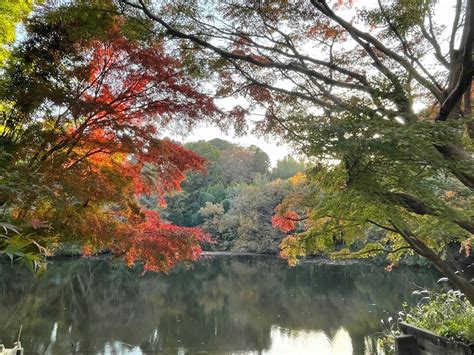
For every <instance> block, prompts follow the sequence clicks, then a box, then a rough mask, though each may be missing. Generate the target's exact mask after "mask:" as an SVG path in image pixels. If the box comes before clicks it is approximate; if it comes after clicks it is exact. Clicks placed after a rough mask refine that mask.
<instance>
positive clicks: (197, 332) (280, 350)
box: [0, 256, 437, 355]
mask: <svg viewBox="0 0 474 355" xmlns="http://www.w3.org/2000/svg"><path fill="white" fill-rule="evenodd" d="M436 279H437V275H436V274H435V273H434V272H432V271H429V270H426V269H413V268H412V269H409V268H400V269H398V270H396V271H394V272H391V273H389V272H386V271H384V270H383V269H382V268H380V267H376V266H370V265H318V264H315V263H304V264H302V265H299V266H298V267H296V268H288V266H287V265H286V264H285V263H284V262H283V261H281V260H278V259H276V258H273V257H229V256H219V257H212V258H207V259H204V260H201V261H200V262H197V263H195V264H193V265H192V266H191V267H184V266H183V267H180V268H177V269H175V270H174V271H173V272H171V273H170V274H169V275H162V274H146V275H144V276H140V272H139V271H138V270H130V269H127V268H126V267H124V266H121V265H117V264H115V263H114V262H112V261H110V260H106V259H89V260H87V259H81V260H77V261H65V262H55V263H52V264H51V265H49V268H48V271H47V272H46V274H45V275H44V276H43V277H42V278H41V279H39V280H35V279H34V278H33V277H32V276H31V275H30V274H28V273H27V272H23V271H19V270H11V269H9V268H5V267H3V268H2V270H1V272H0V292H1V299H0V342H2V341H3V342H4V343H5V344H6V345H11V343H12V342H13V340H14V338H15V333H16V332H17V331H18V329H19V327H20V325H21V324H22V325H23V335H22V344H23V346H24V347H25V349H26V350H27V352H26V353H27V354H36V353H38V354H69V353H74V354H80V353H88V354H142V353H159V354H196V353H199V354H298V355H300V354H318V353H319V354H352V353H354V354H364V353H366V354H372V353H377V349H376V342H374V341H373V337H372V336H373V335H374V334H376V333H377V332H379V331H380V330H381V324H380V320H381V319H382V318H388V316H390V315H394V314H396V313H397V311H398V309H399V308H400V305H401V303H402V302H403V301H404V300H409V299H410V297H411V292H412V291H413V290H414V289H415V286H414V284H417V285H421V286H431V285H433V284H434V283H435V282H436Z"/></svg>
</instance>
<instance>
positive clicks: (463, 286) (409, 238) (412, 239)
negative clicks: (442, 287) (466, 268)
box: [393, 225, 474, 306]
mask: <svg viewBox="0 0 474 355" xmlns="http://www.w3.org/2000/svg"><path fill="white" fill-rule="evenodd" d="M393 226H394V227H395V229H396V230H397V231H398V233H399V234H400V235H401V236H402V237H403V239H404V240H405V241H406V242H407V243H408V244H409V245H410V247H411V248H412V249H413V250H414V251H415V252H417V253H418V254H419V255H421V256H423V257H424V258H426V259H428V260H429V261H431V263H432V264H433V265H434V266H435V267H436V268H437V269H438V270H439V271H440V272H441V273H442V274H443V275H444V276H446V277H447V278H448V280H449V281H450V282H451V283H452V284H453V285H454V286H456V287H457V288H458V289H459V290H460V291H461V292H462V293H464V295H465V296H466V298H467V300H468V301H469V302H470V303H471V304H472V305H473V306H474V285H473V284H472V283H471V282H470V281H469V280H467V279H466V278H464V277H462V276H459V274H457V273H456V271H455V270H454V269H453V268H452V267H451V266H450V265H449V263H447V262H446V261H444V260H443V259H441V257H439V256H438V254H436V253H435V252H434V251H433V250H432V249H431V248H430V247H428V246H427V245H426V244H425V243H423V242H422V241H421V240H419V239H418V238H416V236H414V235H413V234H412V233H411V232H410V231H409V230H407V229H406V228H403V227H400V226H396V225H393Z"/></svg>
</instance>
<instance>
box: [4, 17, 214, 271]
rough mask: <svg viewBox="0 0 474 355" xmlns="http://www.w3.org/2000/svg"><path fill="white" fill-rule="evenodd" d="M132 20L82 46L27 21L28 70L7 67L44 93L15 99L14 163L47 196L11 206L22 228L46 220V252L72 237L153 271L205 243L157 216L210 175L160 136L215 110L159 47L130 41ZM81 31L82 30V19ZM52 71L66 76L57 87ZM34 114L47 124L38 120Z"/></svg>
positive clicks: (56, 29)
mask: <svg viewBox="0 0 474 355" xmlns="http://www.w3.org/2000/svg"><path fill="white" fill-rule="evenodd" d="M124 24H125V21H124V20H123V19H122V18H120V17H117V16H114V17H113V18H112V21H110V25H108V26H107V27H105V28H101V29H100V33H95V34H94V33H93V35H92V36H90V37H91V38H88V39H87V40H82V39H80V38H75V37H74V35H73V34H72V32H71V31H69V30H70V27H71V24H69V27H68V28H67V30H66V29H65V28H63V27H61V26H62V25H61V24H58V23H54V22H53V23H52V24H50V23H48V24H43V23H41V19H40V21H38V22H35V20H33V21H32V23H31V24H30V27H29V30H30V38H31V39H29V40H27V41H26V43H25V45H24V48H23V51H20V52H19V53H18V56H19V59H17V60H18V62H20V63H21V65H23V67H21V66H18V62H17V63H15V64H16V66H13V65H12V66H11V67H10V68H9V69H8V70H9V75H10V79H11V81H12V82H14V81H15V80H19V78H21V77H22V76H28V78H30V80H29V84H30V86H29V87H28V88H27V89H28V90H29V91H30V93H33V92H34V93H35V94H36V95H37V96H36V97H35V100H29V98H28V96H27V95H24V96H21V95H16V96H14V91H12V92H13V94H11V95H10V97H9V100H10V106H11V107H13V108H14V109H12V110H11V111H9V112H8V113H7V114H8V115H10V121H11V122H13V126H15V125H16V127H14V128H12V129H11V130H14V131H15V132H14V134H11V135H10V138H11V141H12V142H11V143H12V144H15V145H16V149H15V150H14V154H13V155H12V160H11V161H10V163H11V164H12V168H15V169H18V170H21V169H28V170H29V171H30V172H32V174H33V175H35V179H39V180H40V181H41V182H42V183H43V184H44V185H46V186H47V187H48V189H47V191H46V192H45V191H43V192H40V191H37V192H34V193H31V192H28V193H27V192H25V193H24V194H23V195H22V196H18V197H17V199H16V200H12V201H9V203H10V204H11V205H12V207H13V209H12V211H13V212H12V217H13V218H14V219H15V220H17V221H23V222H24V223H29V222H28V221H31V226H33V224H34V223H33V221H41V223H42V226H45V228H40V231H41V232H42V234H43V239H41V238H42V237H41V236H38V238H39V239H41V240H42V242H43V243H45V244H48V243H49V244H54V242H56V243H57V242H61V241H64V240H68V239H70V240H73V241H75V242H79V243H81V244H82V245H83V251H84V252H85V253H86V254H91V253H94V252H95V251H97V250H99V249H104V248H105V249H108V250H111V251H113V252H114V254H116V255H123V256H124V258H125V261H126V263H127V264H128V265H129V266H132V265H134V264H135V263H136V262H137V261H143V263H144V269H145V270H152V271H166V270H168V269H169V268H170V267H171V266H173V265H174V263H176V262H177V261H180V260H194V259H196V258H197V257H198V256H199V253H200V251H201V249H200V246H199V242H201V241H207V240H208V237H207V236H206V235H205V234H204V233H203V232H202V231H200V230H198V229H195V228H183V227H177V226H173V225H171V224H169V223H167V222H166V221H163V220H161V219H160V216H159V213H158V212H157V211H156V208H157V207H159V205H160V204H163V203H164V196H165V194H167V193H169V192H172V191H175V190H179V189H180V183H181V182H182V181H183V180H184V179H185V174H186V172H187V171H189V170H203V169H204V162H205V161H204V159H203V158H201V157H199V156H198V155H197V154H195V153H193V152H192V151H189V150H187V149H185V148H184V147H182V146H181V145H179V144H177V143H174V142H172V141H171V140H168V139H160V138H159V136H160V132H161V131H162V130H163V129H164V128H166V127H168V126H169V125H170V124H175V123H176V122H178V123H179V124H180V126H182V127H191V126H192V125H194V124H195V123H196V122H198V121H200V120H203V119H206V118H209V117H211V116H212V115H214V114H216V112H217V109H216V107H215V106H214V103H213V100H212V98H210V97H208V96H206V95H204V94H201V93H199V91H198V88H197V85H196V83H195V82H194V81H193V80H192V79H190V78H189V77H188V76H187V75H186V73H185V71H184V70H183V69H182V68H181V66H180V63H179V61H178V60H176V59H174V58H172V57H171V56H169V55H168V54H166V53H165V50H164V47H163V44H162V43H160V42H157V41H149V40H148V41H147V42H144V41H139V40H133V39H131V38H126V37H125V36H124V34H123V33H124V31H123V26H124ZM74 25H75V26H80V25H81V22H80V21H78V20H77V18H76V19H75V22H74ZM51 39H54V40H60V41H63V42H60V43H66V44H64V45H63V44H61V45H59V46H58V45H57V44H54V41H51ZM67 43H72V44H71V45H70V46H68V45H67ZM61 46H63V47H61ZM46 58H54V59H53V60H54V62H53V63H51V64H48V63H46V62H44V60H45V59H46ZM71 58H73V59H74V60H71ZM58 68H59V69H58ZM58 70H59V71H61V70H63V71H62V72H59V73H58V72H57V71H58ZM29 71H33V73H31V72H29ZM35 71H36V72H35ZM45 73H47V75H49V76H53V75H56V74H59V75H58V76H57V77H58V78H59V80H57V81H52V80H51V79H50V78H48V77H47V75H45ZM45 77H46V80H45V79H44V78H45ZM31 78H33V79H31ZM13 84H15V83H13ZM35 90H37V91H35ZM45 108H46V111H45ZM45 112H47V114H45ZM33 116H36V117H38V116H39V117H40V118H39V120H37V121H36V122H34V119H33ZM20 117H21V118H24V117H27V118H28V119H29V120H30V121H29V122H27V123H24V121H23V122H22V121H21V120H20ZM3 134H4V136H7V134H8V132H6V129H5V130H4V132H3ZM32 143H33V144H32ZM144 198H145V199H152V200H153V201H155V203H154V206H150V204H149V203H148V204H144V203H142V202H141V201H140V199H144ZM34 225H36V226H37V225H38V223H35V224H34ZM33 227H34V226H33ZM37 232H38V231H37ZM40 234H41V233H40ZM51 236H54V237H51Z"/></svg>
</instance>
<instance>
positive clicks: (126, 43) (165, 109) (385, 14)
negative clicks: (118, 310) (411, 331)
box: [0, 0, 474, 342]
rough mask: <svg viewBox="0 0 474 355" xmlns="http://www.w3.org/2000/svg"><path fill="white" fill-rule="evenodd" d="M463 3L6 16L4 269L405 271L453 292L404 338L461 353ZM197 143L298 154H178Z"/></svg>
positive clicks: (0, 122) (466, 250) (473, 238)
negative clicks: (234, 264) (219, 262)
mask: <svg viewBox="0 0 474 355" xmlns="http://www.w3.org/2000/svg"><path fill="white" fill-rule="evenodd" d="M472 6H473V3H472V0H456V1H452V2H449V4H448V3H447V2H444V1H436V0H376V1H375V0H374V1H369V0H366V1H362V0H294V1H286V0H281V1H280V0H278V1H260V0H242V1H207V0H203V1H201V0H196V1H184V0H183V1H181V0H163V1H161V0H160V1H158V0H156V1H154V0H153V1H148V0H68V1H64V2H62V1H54V0H1V2H0V213H1V217H0V257H1V262H2V265H10V266H11V265H14V266H16V267H19V268H23V267H26V268H28V269H29V270H30V271H31V272H32V273H33V274H34V275H36V277H38V278H41V275H43V274H44V273H48V267H49V265H50V264H51V263H54V262H55V261H54V260H56V259H57V258H58V257H59V256H61V255H62V256H64V255H71V254H74V255H79V256H82V257H84V258H90V257H97V256H100V255H104V254H107V255H108V256H110V257H111V258H112V259H113V260H114V262H115V261H118V262H119V263H123V264H124V265H125V266H127V267H129V268H131V269H134V270H135V269H137V268H138V269H140V270H141V274H142V275H144V274H146V273H164V274H168V273H172V272H173V270H174V269H175V268H178V270H179V268H180V267H181V266H182V265H183V264H184V265H189V267H192V265H193V262H197V261H199V260H201V255H202V252H203V251H207V252H215V251H226V252H231V253H232V254H239V253H241V254H242V253H258V254H271V255H277V256H278V257H279V258H281V259H284V260H285V262H286V263H287V265H289V266H297V265H300V266H301V265H302V264H305V262H306V261H307V260H308V259H309V258H314V257H315V256H316V257H321V256H323V257H324V258H325V259H327V260H341V259H342V260H344V261H348V262H351V261H352V260H355V261H357V262H367V260H369V261H374V260H377V262H378V263H379V264H382V265H383V267H384V268H385V269H386V270H387V272H390V271H393V272H396V270H397V269H398V268H402V267H403V266H402V265H403V264H406V261H407V260H415V261H416V264H417V265H423V266H422V267H424V268H426V267H428V265H430V266H431V267H432V269H433V270H434V272H437V273H439V275H440V277H443V279H442V280H445V281H446V282H447V283H448V285H449V288H450V291H446V290H444V291H443V292H441V293H437V292H435V291H426V292H427V293H429V295H430V296H429V297H428V298H430V302H428V303H427V304H424V303H423V302H422V303H420V304H418V305H417V306H415V308H412V309H411V310H405V311H403V312H402V313H403V315H404V316H400V317H401V318H400V322H402V323H403V322H406V321H408V320H410V319H409V318H410V317H412V315H413V317H414V318H416V319H417V321H418V323H416V322H414V321H413V323H412V324H415V325H417V326H421V327H425V328H430V327H431V328H430V329H432V328H433V327H434V328H436V327H437V326H438V325H439V324H441V323H442V324H444V323H443V322H444V321H446V322H448V323H449V322H450V321H452V322H451V323H449V324H450V325H449V326H446V327H447V328H446V329H445V328H443V329H441V330H439V329H437V330H436V331H437V334H438V335H443V336H448V337H450V339H457V340H459V341H461V340H462V341H464V342H469V341H471V342H472V341H473V340H474V321H473V320H472V319H474V317H470V315H474V307H473V305H474V283H473V281H474V271H473V270H474V268H473V267H472V266H473V265H474V261H473V257H474V256H473V255H472V252H471V251H472V247H473V244H474V219H473V216H474V204H473V201H474V194H473V188H474V141H473V137H474V120H473V117H472V99H473V93H474V90H473V88H472V78H473V74H474V69H473V43H474V39H473V37H474V30H473V17H474V16H473V14H474V10H473V8H472ZM203 125H204V126H206V125H207V126H208V127H217V128H218V129H220V130H221V132H223V133H226V134H231V135H234V136H240V137H243V136H245V135H252V136H255V137H258V139H262V140H263V139H265V140H267V141H271V142H273V143H282V144H283V143H284V144H288V145H289V146H290V153H289V154H288V155H287V156H286V157H284V158H283V159H281V160H278V161H277V162H275V164H274V166H271V164H270V156H269V155H268V154H269V153H270V154H271V153H272V152H265V151H263V150H262V149H261V148H260V147H258V146H257V145H239V144H236V143H233V142H231V141H230V140H227V139H223V138H220V137H216V138H213V137H206V138H205V139H202V140H196V141H192V142H191V141H189V140H186V139H184V142H186V143H182V142H180V139H179V138H177V137H179V136H181V137H186V136H189V135H191V133H192V132H193V131H194V130H196V129H197V128H198V127H202V126H203ZM310 262H311V261H310ZM10 266H8V267H10ZM5 270H7V269H6V268H5ZM8 270H9V269H8ZM263 277H264V276H263ZM401 301H402V300H400V302H401ZM446 304H449V307H448V308H447V309H449V312H448V311H446V309H445V310H444V311H443V310H440V309H441V308H442V307H446ZM416 307H418V308H416ZM423 307H425V308H423ZM426 307H428V308H429V307H432V310H433V312H435V311H436V312H438V313H439V314H445V315H446V316H445V318H446V319H447V318H449V319H447V320H446V319H443V320H442V321H441V320H433V319H425V318H424V317H425V315H426V314H427V313H429V312H427V311H426ZM459 307H461V308H462V309H465V311H462V312H461V311H459V309H460V308H459ZM429 309H431V308H429ZM404 312H405V313H404ZM450 312H452V314H451V313H450ZM458 313H462V314H464V315H465V317H464V318H462V319H458V318H456V316H455V315H456V314H458ZM406 314H410V317H408V316H406ZM448 314H451V315H450V316H448ZM404 317H405V318H404ZM440 317H441V316H440ZM453 319H454V320H453ZM448 323H446V324H448ZM458 328H459V329H460V330H459V329H458ZM453 329H454V330H453ZM452 334H455V335H452ZM460 334H461V335H460ZM456 337H458V338H456Z"/></svg>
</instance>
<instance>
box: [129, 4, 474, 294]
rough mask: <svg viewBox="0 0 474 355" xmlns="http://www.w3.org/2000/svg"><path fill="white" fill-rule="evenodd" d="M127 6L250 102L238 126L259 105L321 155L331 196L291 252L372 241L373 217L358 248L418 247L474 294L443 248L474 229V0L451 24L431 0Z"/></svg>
mask: <svg viewBox="0 0 474 355" xmlns="http://www.w3.org/2000/svg"><path fill="white" fill-rule="evenodd" d="M121 3H122V4H123V6H124V11H126V12H127V11H128V12H129V13H130V14H133V15H134V16H137V17H142V18H145V19H147V20H150V21H152V22H153V23H154V27H153V29H154V30H155V31H156V32H158V33H162V34H164V35H166V36H168V37H169V38H171V39H174V40H175V41H176V42H175V43H176V51H177V53H180V54H181V55H183V56H185V57H186V56H188V57H191V58H192V59H193V61H194V62H195V63H205V64H206V66H205V69H203V70H202V71H204V70H207V71H208V75H210V77H218V81H217V82H218V89H217V90H216V94H217V95H221V96H223V97H225V96H228V95H239V96H240V97H243V98H245V99H246V100H247V101H248V102H249V107H248V108H246V109H242V108H241V107H238V109H239V110H238V111H239V112H240V116H236V124H237V126H238V127H241V126H242V124H241V123H240V122H241V120H242V119H245V114H246V113H248V112H250V111H251V110H252V108H253V107H261V108H262V109H263V110H264V111H265V114H264V117H263V119H262V120H261V121H259V122H258V123H257V129H258V130H259V131H260V132H263V133H267V132H272V133H277V134H281V135H282V136H283V137H284V138H285V139H287V140H289V141H291V142H293V144H294V146H295V147H298V148H299V149H300V150H301V151H302V152H303V153H304V154H306V155H307V156H308V157H309V159H310V160H311V161H313V162H315V164H313V165H314V169H313V170H312V172H311V173H308V174H307V179H308V180H309V181H311V182H313V183H314V184H316V185H317V186H318V187H319V188H320V189H321V190H323V195H321V194H320V193H318V194H316V195H315V196H313V198H311V197H306V198H304V199H301V201H300V202H301V203H302V207H303V208H305V209H306V212H305V213H304V215H302V216H298V218H295V216H294V215H293V214H291V215H289V217H288V218H289V219H290V220H291V219H298V220H299V219H303V220H305V221H306V228H307V231H306V232H304V233H299V234H295V235H292V236H291V237H289V238H288V239H287V241H286V242H285V243H284V245H283V247H284V253H285V255H287V256H289V257H290V258H294V257H297V256H300V255H305V254H306V253H308V252H310V251H314V250H319V249H327V248H330V247H331V245H332V244H331V243H328V242H327V241H328V239H327V238H329V239H330V240H332V238H334V237H335V234H336V236H339V237H340V238H344V239H346V241H347V242H348V243H349V244H350V243H351V242H353V241H354V240H355V239H362V240H364V238H365V234H364V233H362V231H363V230H365V229H366V228H368V227H369V226H370V225H375V226H378V227H379V228H382V229H383V230H385V231H386V236H385V237H384V238H383V239H381V240H380V241H378V243H376V244H375V245H372V244H365V247H364V248H362V250H359V253H369V254H370V253H372V252H375V251H382V252H388V253H390V254H393V255H394V258H393V260H394V261H396V259H397V257H396V256H399V254H400V253H401V252H402V251H403V252H406V251H414V252H416V253H418V254H420V255H422V256H424V257H426V258H428V259H429V260H430V261H432V262H433V263H434V265H435V266H436V267H437V268H438V269H440V270H441V271H442V272H443V273H445V274H446V275H447V276H448V277H449V279H450V280H451V281H452V282H453V283H454V284H455V285H456V286H457V287H459V288H460V289H461V290H462V291H463V292H464V293H465V294H466V296H467V297H468V298H469V299H470V300H471V302H474V287H473V286H472V285H471V284H470V283H469V281H468V280H466V277H465V276H464V273H463V272H461V273H459V274H456V273H455V271H456V269H455V267H454V266H453V265H452V264H451V263H449V262H447V261H446V260H444V259H443V257H442V256H441V255H442V254H441V251H442V250H443V248H444V247H445V246H446V245H447V244H449V243H451V242H458V243H461V244H462V245H464V246H470V245H471V243H472V233H473V230H474V228H473V226H474V224H473V221H472V189H473V187H474V162H473V158H472V157H473V154H472V147H473V145H472V136H473V129H472V128H473V124H472V109H471V89H470V87H471V81H472V73H473V69H472V42H473V35H474V31H473V30H472V26H473V25H472V17H473V10H472V2H471V1H464V0H457V1H456V2H455V3H454V4H453V7H452V17H451V18H452V23H450V24H449V25H447V26H446V25H442V24H437V23H436V21H435V17H434V13H435V11H436V9H437V6H438V5H439V3H438V2H436V1H426V0H390V1H388V0H387V1H383V0H379V1H378V2H377V3H375V4H374V5H373V6H365V7H364V6H363V5H364V4H362V3H360V4H359V3H358V2H354V3H353V2H352V1H342V0H341V1H326V0H309V1H307V0H300V1H292V2H288V1H276V2H264V3H262V2H260V1H252V0H248V1H243V2H239V3H235V2H229V3H227V2H224V3H221V2H218V3H209V2H199V1H197V2H192V3H183V2H178V3H166V4H165V3H163V4H162V3H160V4H158V3H151V4H148V3H145V2H144V1H141V0H136V1H135V0H122V1H121ZM445 38H447V40H445ZM189 48H192V50H189ZM420 107H421V108H422V109H420ZM236 109H237V108H236ZM321 196H323V199H321ZM293 202H296V199H294V200H293ZM290 205H291V204H286V206H287V207H288V208H289V206H290ZM300 208H301V207H300ZM280 211H281V212H282V213H283V214H285V213H288V211H287V212H285V208H280ZM291 216H293V217H291ZM335 231H338V233H335ZM466 250H467V249H466Z"/></svg>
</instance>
